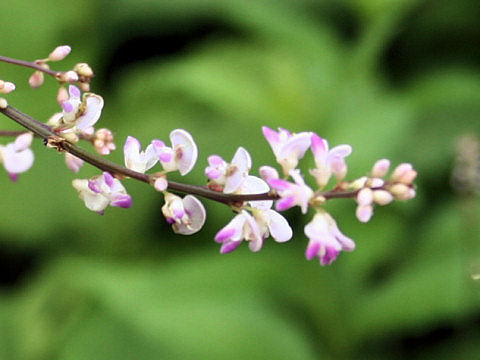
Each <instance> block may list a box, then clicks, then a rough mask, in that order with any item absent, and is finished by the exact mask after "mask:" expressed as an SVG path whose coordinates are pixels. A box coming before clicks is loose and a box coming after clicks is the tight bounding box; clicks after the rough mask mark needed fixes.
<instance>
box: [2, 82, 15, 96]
mask: <svg viewBox="0 0 480 360" xmlns="http://www.w3.org/2000/svg"><path fill="white" fill-rule="evenodd" d="M13 90H15V84H14V83H12V82H9V81H3V80H0V93H1V94H8V93H11V92H12V91H13Z"/></svg>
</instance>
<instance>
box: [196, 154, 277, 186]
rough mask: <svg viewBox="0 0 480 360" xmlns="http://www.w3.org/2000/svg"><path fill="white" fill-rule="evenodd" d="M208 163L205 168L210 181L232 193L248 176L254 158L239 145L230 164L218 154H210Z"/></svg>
mask: <svg viewBox="0 0 480 360" xmlns="http://www.w3.org/2000/svg"><path fill="white" fill-rule="evenodd" d="M208 164H209V166H208V167H207V168H206V169H205V175H206V176H207V177H208V179H209V180H210V182H211V183H213V184H217V185H220V186H223V192H224V193H226V194H231V193H234V192H235V191H236V190H237V189H238V188H239V187H240V186H241V185H242V184H243V182H244V181H245V179H246V178H247V176H248V173H249V171H250V169H251V168H252V159H251V157H250V154H249V153H248V151H247V150H245V149H244V148H243V147H239V148H238V149H237V151H236V152H235V155H234V156H233V159H232V162H231V163H230V164H228V163H227V162H225V161H224V160H223V159H222V158H221V157H220V156H218V155H212V156H210V157H209V158H208ZM267 191H268V190H267Z"/></svg>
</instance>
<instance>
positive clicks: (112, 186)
mask: <svg viewBox="0 0 480 360" xmlns="http://www.w3.org/2000/svg"><path fill="white" fill-rule="evenodd" d="M72 185H73V187H74V188H75V189H76V190H77V191H78V196H79V197H80V199H82V200H83V201H84V202H85V206H86V207H87V208H88V209H89V210H92V211H96V212H98V213H99V214H102V215H103V211H104V210H105V209H106V208H107V206H108V205H110V206H115V207H122V208H129V207H131V206H132V198H131V196H130V195H128V194H127V191H126V190H125V188H124V187H123V185H122V183H121V182H120V180H118V179H115V178H114V177H113V176H112V175H111V174H110V173H108V172H104V173H103V174H102V175H98V176H94V177H93V178H91V179H89V180H87V179H75V180H73V182H72Z"/></svg>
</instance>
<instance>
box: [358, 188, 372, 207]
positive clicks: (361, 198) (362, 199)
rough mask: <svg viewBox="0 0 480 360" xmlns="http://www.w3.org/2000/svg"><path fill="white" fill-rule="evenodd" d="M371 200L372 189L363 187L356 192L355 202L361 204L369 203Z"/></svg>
mask: <svg viewBox="0 0 480 360" xmlns="http://www.w3.org/2000/svg"><path fill="white" fill-rule="evenodd" d="M372 202H373V191H372V190H371V189H369V188H363V189H362V190H360V191H359V192H358V194H357V203H358V204H359V205H361V206H366V205H370V204H371V203H372Z"/></svg>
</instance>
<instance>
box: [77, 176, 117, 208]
mask: <svg viewBox="0 0 480 360" xmlns="http://www.w3.org/2000/svg"><path fill="white" fill-rule="evenodd" d="M72 185H73V187H74V188H75V189H76V190H77V191H78V196H79V197H80V199H82V200H83V201H84V202H85V206H86V207H87V208H88V209H89V210H92V211H97V212H98V211H103V210H105V208H106V207H107V206H108V204H109V200H108V199H107V198H106V197H105V196H103V195H101V194H97V193H94V192H93V191H92V190H90V188H89V187H88V180H86V179H75V180H73V181H72Z"/></svg>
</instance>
